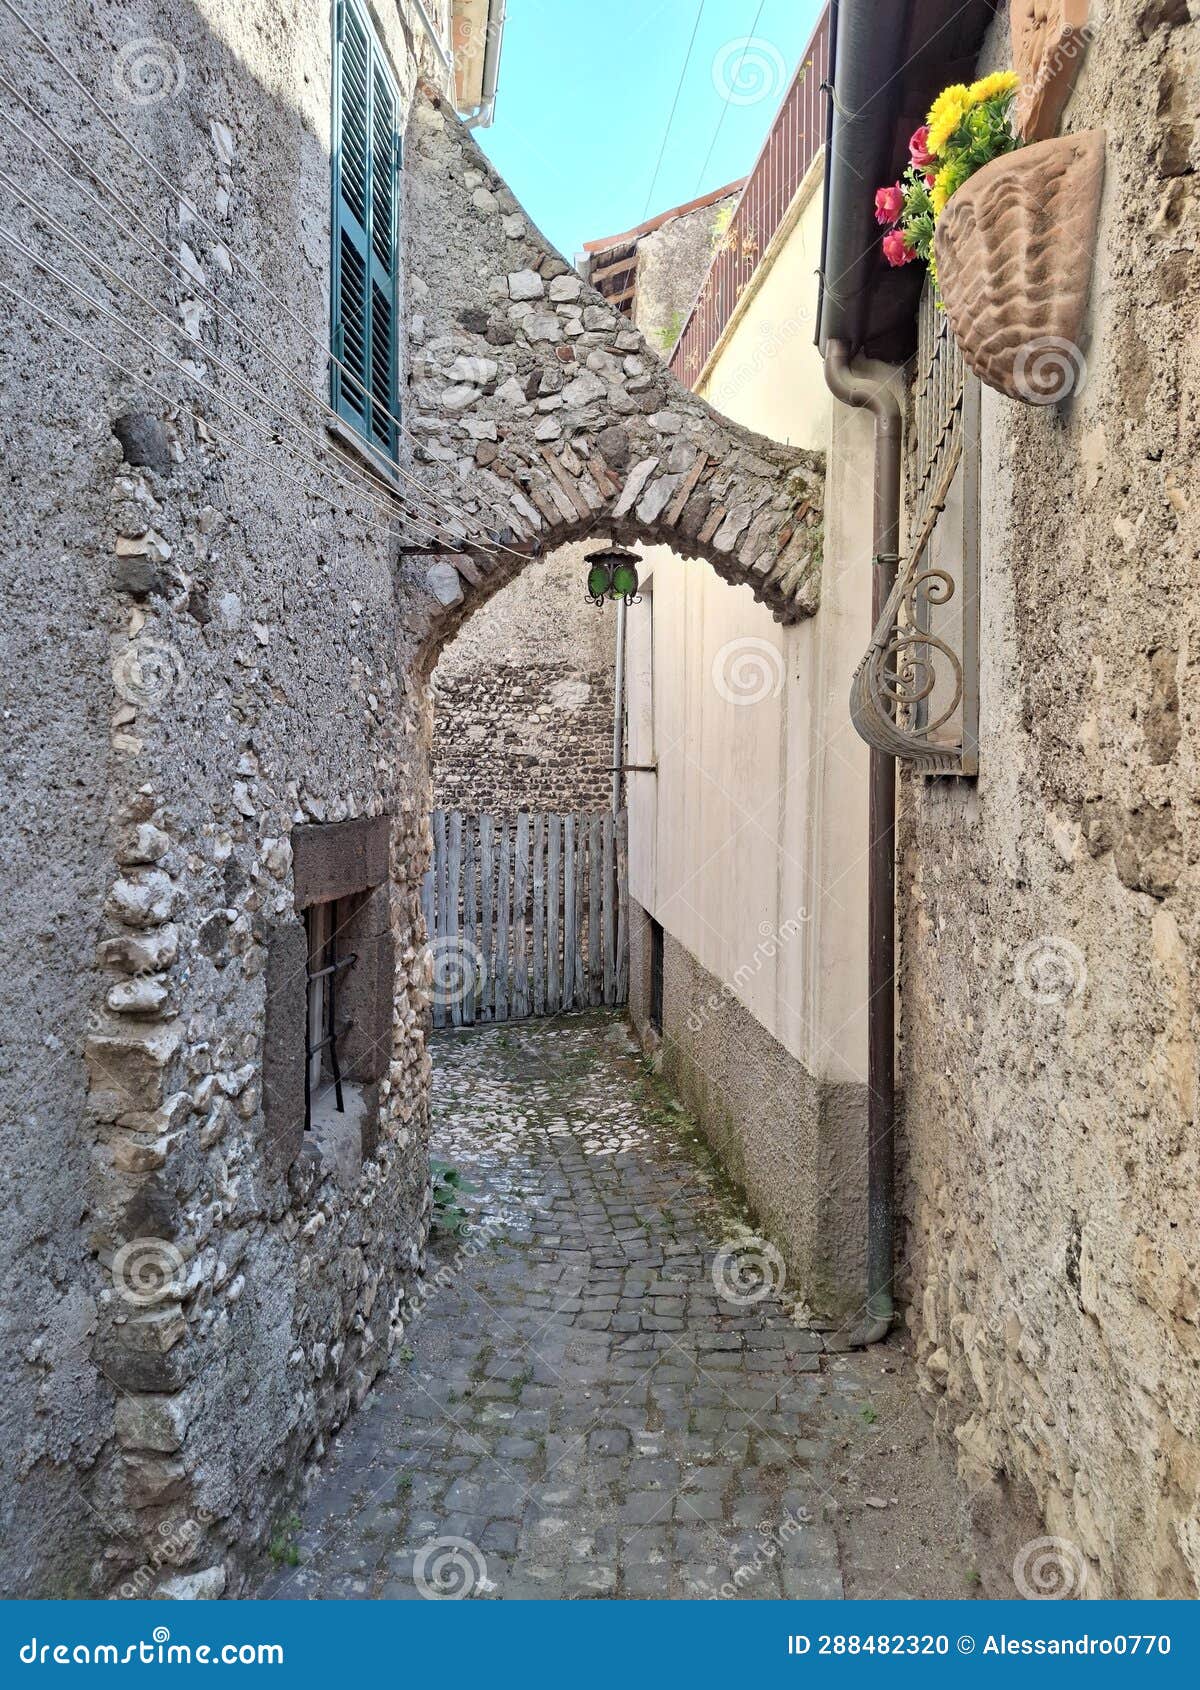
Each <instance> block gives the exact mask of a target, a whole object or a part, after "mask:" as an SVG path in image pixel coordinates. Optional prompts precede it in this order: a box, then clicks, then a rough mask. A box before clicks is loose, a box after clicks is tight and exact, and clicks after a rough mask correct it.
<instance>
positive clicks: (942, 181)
mask: <svg viewBox="0 0 1200 1690" xmlns="http://www.w3.org/2000/svg"><path fill="white" fill-rule="evenodd" d="M953 175H954V172H953V170H952V169H951V167H950V165H948V164H944V165H943V166H942V168H941V169H940V170H939V171H938V173H937V175H936V176H935V177H934V179H933V187H932V188H931V189H930V190H929V198H930V200H931V201H932V202H933V215H934V220H935V221H936V220H937V218H939V217H940V216H941V215H942V213H943V211H945V209H946V201H947V200H948V199H949V198H950V195H951V194H952V193H953V192H954V181H953Z"/></svg>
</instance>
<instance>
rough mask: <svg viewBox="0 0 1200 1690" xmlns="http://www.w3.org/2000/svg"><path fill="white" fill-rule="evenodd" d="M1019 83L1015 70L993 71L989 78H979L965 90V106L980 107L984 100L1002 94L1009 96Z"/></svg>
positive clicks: (1019, 79) (992, 98)
mask: <svg viewBox="0 0 1200 1690" xmlns="http://www.w3.org/2000/svg"><path fill="white" fill-rule="evenodd" d="M1020 81H1021V78H1020V77H1019V76H1018V75H1017V73H1016V71H1015V70H995V71H993V72H992V74H991V75H990V76H981V77H980V78H979V81H978V82H972V84H971V86H970V87H969V88H968V89H967V104H968V105H970V106H979V105H982V104H983V102H984V100H994V99H996V98H997V97H998V96H1000V95H1003V94H1011V93H1012V92H1013V90H1014V88H1016V87H1017V86H1018V85H1019V83H1020Z"/></svg>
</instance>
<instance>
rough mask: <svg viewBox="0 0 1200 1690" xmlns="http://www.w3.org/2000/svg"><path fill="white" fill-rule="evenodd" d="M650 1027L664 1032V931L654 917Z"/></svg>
mask: <svg viewBox="0 0 1200 1690" xmlns="http://www.w3.org/2000/svg"><path fill="white" fill-rule="evenodd" d="M650 1025H651V1026H652V1027H653V1028H654V1031H655V1032H656V1033H661V1032H662V1030H663V929H662V923H661V922H660V921H655V919H654V917H653V916H651V917H650Z"/></svg>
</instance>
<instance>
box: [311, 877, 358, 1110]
mask: <svg viewBox="0 0 1200 1690" xmlns="http://www.w3.org/2000/svg"><path fill="white" fill-rule="evenodd" d="M347 913H348V906H347V900H346V899H341V900H338V901H337V902H331V903H325V904H313V905H312V906H311V908H310V909H308V910H307V911H306V912H305V925H306V927H307V930H308V975H307V979H308V1023H307V1030H306V1033H307V1036H306V1041H305V1063H304V1128H305V1131H306V1132H307V1131H310V1130H311V1128H312V1121H313V1105H314V1104H315V1103H316V1102H317V1101H318V1100H319V1099H320V1098H321V1096H322V1095H323V1093H324V1091H325V1090H326V1089H327V1086H328V1082H329V1080H332V1082H333V1089H334V1101H335V1104H336V1107H337V1110H338V1113H339V1114H342V1113H344V1112H345V1108H346V1102H345V1096H344V1093H343V1089H342V1065H341V1057H340V1053H339V1051H338V1041H339V1039H344V1038H345V1036H346V1034H347V1033H348V1032H349V1031H350V1029H351V1028H352V1027H353V1025H354V1023H353V1021H339V1019H338V985H339V982H340V981H341V980H342V979H343V977H344V975H345V973H346V971H347V969H349V968H352V967H353V965H354V963H355V962H356V961H357V960H358V959H357V956H356V955H355V953H354V952H353V951H351V952H349V953H348V954H347V955H341V954H340V946H339V943H338V936H339V931H340V929H341V928H342V927H344V925H345V920H346V916H347ZM327 1074H328V1080H327V1078H326V1075H327Z"/></svg>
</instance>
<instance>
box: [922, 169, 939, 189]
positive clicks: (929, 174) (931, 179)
mask: <svg viewBox="0 0 1200 1690" xmlns="http://www.w3.org/2000/svg"><path fill="white" fill-rule="evenodd" d="M936 181H937V177H936V176H935V175H934V173H933V171H932V170H927V171H926V172H925V186H926V187H927V188H932V187H933V184H934V183H935V182H936Z"/></svg>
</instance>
